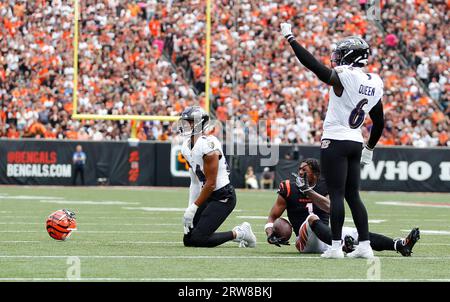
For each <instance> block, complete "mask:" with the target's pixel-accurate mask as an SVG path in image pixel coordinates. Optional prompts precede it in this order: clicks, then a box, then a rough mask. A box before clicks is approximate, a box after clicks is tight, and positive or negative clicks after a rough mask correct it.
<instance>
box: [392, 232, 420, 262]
mask: <svg viewBox="0 0 450 302" xmlns="http://www.w3.org/2000/svg"><path fill="white" fill-rule="evenodd" d="M419 239H420V231H419V228H414V229H412V230H411V232H409V234H408V236H406V238H405V239H403V240H398V241H397V242H396V250H397V253H400V254H401V255H402V256H404V257H409V256H411V254H412V248H413V247H414V245H415V244H416V242H417V241H418V240H419Z"/></svg>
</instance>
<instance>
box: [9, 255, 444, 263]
mask: <svg viewBox="0 0 450 302" xmlns="http://www.w3.org/2000/svg"><path fill="white" fill-rule="evenodd" d="M67 257H78V258H85V259H224V260H227V259H270V260H274V259H275V260H277V259H321V258H320V256H319V255H318V254H317V255H314V254H311V256H301V255H298V256H281V255H274V256H250V255H243V256H209V255H196V256H181V255H178V256H169V255H161V256H156V255H152V256H142V255H84V256H77V255H0V259H2V258H4V259H14V258H16V259H66V258H67ZM377 258H380V259H404V260H406V261H408V260H410V261H416V260H450V256H440V257H401V256H381V257H377ZM323 261H328V260H327V259H323Z"/></svg>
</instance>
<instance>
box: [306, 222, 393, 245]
mask: <svg viewBox="0 0 450 302" xmlns="http://www.w3.org/2000/svg"><path fill="white" fill-rule="evenodd" d="M311 230H312V231H313V233H314V234H316V236H317V238H319V240H320V241H322V242H325V243H326V244H328V245H331V229H330V227H329V226H328V225H326V224H325V223H324V222H323V221H321V220H315V221H314V222H313V223H312V224H311ZM353 239H356V238H353ZM358 240H359V239H358ZM369 240H370V246H371V247H372V249H374V250H375V251H395V249H394V239H393V238H389V237H387V236H384V235H381V234H377V233H370V232H369Z"/></svg>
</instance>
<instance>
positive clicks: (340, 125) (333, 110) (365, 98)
mask: <svg viewBox="0 0 450 302" xmlns="http://www.w3.org/2000/svg"><path fill="white" fill-rule="evenodd" d="M335 70H336V72H337V74H338V76H339V79H340V81H341V83H342V86H343V87H344V92H343V93H342V96H340V97H338V96H337V95H336V94H334V90H333V88H331V89H330V100H329V103H328V110H327V115H326V117H325V121H324V124H323V134H322V139H334V140H350V141H356V142H361V143H364V139H363V136H362V133H361V125H362V124H363V123H364V119H365V117H366V115H367V113H368V112H369V111H370V110H371V109H372V108H373V107H374V106H375V105H376V104H377V103H378V101H379V100H380V99H381V97H382V96H383V87H384V85H383V81H382V80H381V78H380V76H378V75H377V74H374V73H365V72H364V71H363V70H362V69H361V68H359V67H351V66H348V65H344V66H338V67H336V68H335Z"/></svg>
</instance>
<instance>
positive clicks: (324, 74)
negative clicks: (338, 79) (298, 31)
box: [289, 38, 332, 84]
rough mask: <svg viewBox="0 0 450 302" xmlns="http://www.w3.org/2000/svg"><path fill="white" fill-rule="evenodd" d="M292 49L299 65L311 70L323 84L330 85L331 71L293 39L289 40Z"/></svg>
mask: <svg viewBox="0 0 450 302" xmlns="http://www.w3.org/2000/svg"><path fill="white" fill-rule="evenodd" d="M289 43H290V44H291V47H292V49H293V50H294V53H295V55H296V56H297V58H298V60H299V61H300V63H302V64H303V65H304V66H305V67H306V68H308V69H309V70H311V71H312V72H313V73H314V74H315V75H317V77H318V78H319V79H320V80H321V81H322V82H324V83H325V84H330V79H331V74H332V70H331V69H330V68H328V67H326V66H325V65H323V64H322V63H320V62H319V61H317V60H316V58H314V56H313V55H312V54H311V53H310V52H309V51H307V50H306V49H305V48H304V47H303V46H301V45H300V44H299V43H298V42H297V41H296V40H295V39H294V38H291V39H289Z"/></svg>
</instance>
